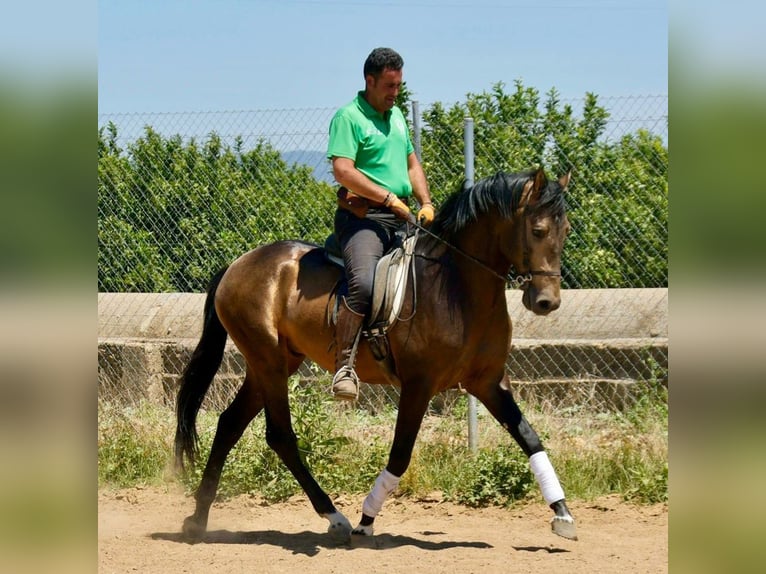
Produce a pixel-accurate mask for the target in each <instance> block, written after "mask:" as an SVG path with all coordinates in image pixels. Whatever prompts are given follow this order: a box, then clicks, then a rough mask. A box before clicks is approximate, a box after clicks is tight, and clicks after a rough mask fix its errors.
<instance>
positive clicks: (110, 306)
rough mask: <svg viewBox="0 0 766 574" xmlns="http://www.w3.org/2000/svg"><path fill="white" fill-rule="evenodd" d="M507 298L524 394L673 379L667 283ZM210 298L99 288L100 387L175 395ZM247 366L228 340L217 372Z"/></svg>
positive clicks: (234, 380)
mask: <svg viewBox="0 0 766 574" xmlns="http://www.w3.org/2000/svg"><path fill="white" fill-rule="evenodd" d="M506 297H507V300H508V309H509V314H510V316H511V318H512V320H513V341H512V352H511V353H509V357H508V363H507V368H508V371H509V373H510V376H511V378H512V379H513V380H514V381H516V383H517V389H518V392H519V393H520V394H521V395H522V398H525V399H526V400H533V399H534V397H535V396H536V395H537V394H539V393H540V392H544V393H545V394H546V395H549V396H558V397H559V398H560V400H561V401H564V402H567V401H568V402H577V401H578V400H579V399H578V398H577V396H579V395H581V394H582V393H583V392H586V393H589V395H593V394H594V393H596V394H600V395H603V400H604V401H605V402H612V403H615V406H616V407H617V408H619V407H620V406H621V404H622V403H624V401H625V400H626V399H627V398H629V396H630V393H631V390H630V389H631V385H632V384H633V383H635V382H637V381H646V380H650V379H654V378H657V377H659V378H660V379H665V380H666V377H667V357H668V291H667V289H583V290H565V291H562V295H561V297H562V303H561V307H560V309H558V310H557V311H556V312H554V313H552V314H551V315H549V316H547V317H538V316H536V315H534V314H533V313H531V312H529V311H527V310H526V309H524V307H523V305H522V304H521V294H520V292H519V291H508V292H507V294H506ZM204 300H205V295H204V294H197V293H100V294H99V296H98V315H99V330H98V361H99V392H100V394H101V396H119V397H120V399H121V400H124V399H125V398H126V397H127V398H129V399H133V398H144V397H149V398H151V399H153V400H158V401H168V402H169V401H172V397H173V396H174V395H175V388H176V382H177V378H178V375H179V374H180V373H181V372H182V370H183V368H184V366H185V364H186V362H187V361H188V359H189V356H190V355H191V352H192V351H193V349H194V347H195V346H196V344H197V340H198V339H199V335H200V333H201V329H202V309H203V305H204ZM243 367H244V364H243V360H242V357H241V355H240V354H239V352H238V351H237V350H236V349H235V348H234V347H233V345H231V343H230V342H229V346H228V348H227V353H226V356H225V359H224V364H223V366H222V368H221V370H220V372H219V375H218V377H219V379H220V381H223V382H224V385H230V386H236V385H237V384H238V381H239V379H240V377H241V374H242V372H243ZM305 374H307V375H308V374H309V371H308V369H307V370H306V371H305ZM220 381H219V382H218V383H217V384H221V382H220ZM583 385H585V391H583V390H582V387H583ZM573 393H574V394H573ZM567 397H569V398H567Z"/></svg>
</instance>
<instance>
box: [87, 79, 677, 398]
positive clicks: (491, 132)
mask: <svg viewBox="0 0 766 574" xmlns="http://www.w3.org/2000/svg"><path fill="white" fill-rule="evenodd" d="M527 95H528V94H527ZM512 96H519V93H517V94H515V95H513V94H512ZM521 96H524V94H523V93H521ZM521 96H519V97H516V98H515V100H514V98H513V97H511V98H510V99H509V100H508V101H506V100H505V99H503V98H500V97H498V98H496V99H497V101H489V102H483V103H484V104H486V106H484V107H483V108H482V107H481V105H482V101H478V102H477V101H473V102H468V103H467V104H466V105H465V106H454V107H452V108H445V107H444V106H442V105H441V104H439V103H436V104H432V105H427V106H423V105H422V104H421V105H419V106H418V108H419V109H421V108H422V109H423V112H422V113H420V112H419V113H418V117H417V118H412V119H414V120H416V121H413V122H412V123H413V125H414V126H415V128H416V129H417V132H416V133H415V134H414V136H415V137H414V139H415V141H417V142H419V143H420V145H421V148H420V149H419V153H420V155H421V159H422V162H423V165H424V167H425V170H426V174H427V176H428V178H429V185H430V187H431V191H432V195H433V198H434V202H435V204H436V206H437V208H438V205H439V203H440V202H441V201H443V200H444V198H445V197H446V196H447V195H449V194H450V193H452V192H453V191H455V190H456V189H457V188H458V187H459V186H460V185H461V182H462V177H463V170H464V165H463V149H462V146H463V132H462V118H463V116H465V115H468V114H469V113H470V114H471V115H472V116H473V117H474V119H475V122H476V123H475V125H476V137H475V142H476V144H475V145H476V147H475V157H476V166H475V174H476V180H478V179H480V178H482V177H485V176H487V175H490V174H491V173H494V172H495V171H498V170H507V171H519V170H521V169H526V168H528V167H531V166H533V165H543V166H545V167H546V170H547V171H548V172H549V175H550V174H551V173H552V172H553V173H563V172H565V171H568V170H572V171H573V180H572V181H573V183H572V185H571V188H570V192H569V199H568V201H569V216H570V221H571V222H572V227H573V229H572V233H571V235H570V238H569V240H568V243H567V247H566V248H565V258H564V262H563V274H564V279H563V282H564V287H565V288H567V289H569V290H572V291H573V292H574V291H578V290H582V291H583V292H592V294H593V297H591V298H590V299H589V301H596V303H595V304H593V303H589V304H585V305H583V307H582V309H571V310H570V311H569V313H568V314H566V320H567V321H570V322H571V324H574V325H583V324H586V323H587V325H588V327H587V329H586V328H583V329H581V333H580V334H579V335H576V336H574V337H573V338H571V339H564V338H559V337H555V335H554V340H548V339H545V340H543V339H540V338H538V336H537V335H536V334H535V330H534V328H531V327H529V326H527V330H526V331H524V329H523V328H522V330H521V338H519V339H518V340H517V339H516V336H515V338H514V346H515V349H514V352H513V353H511V354H510V355H509V360H508V370H509V372H510V374H511V378H512V379H513V380H514V381H516V382H517V390H518V393H519V394H520V396H521V398H522V399H523V400H525V401H526V402H527V403H534V404H538V405H541V406H542V407H546V406H549V407H555V408H559V409H560V408H562V407H563V408H569V409H578V408H588V409H592V410H610V409H611V410H613V409H622V408H625V407H629V406H630V405H631V404H634V403H635V402H636V401H637V400H641V397H644V396H646V394H647V393H650V394H652V395H653V396H655V397H659V398H660V399H661V400H665V397H666V387H667V324H666V323H665V324H664V330H663V325H662V321H663V320H662V319H659V320H658V321H655V320H650V321H649V322H651V323H652V325H653V326H652V327H651V328H645V327H644V328H638V329H636V331H635V332H634V333H633V334H632V335H628V336H624V335H622V334H621V333H622V331H621V330H620V328H619V326H620V325H624V324H626V323H636V322H637V321H638V322H639V323H640V322H641V321H642V320H644V318H645V317H646V316H651V317H656V316H665V317H666V310H667V290H666V288H667V199H668V187H667V157H668V133H667V125H668V124H667V106H668V100H667V96H635V97H620V98H600V99H599V100H598V102H597V103H594V101H592V100H589V99H588V98H586V99H583V100H570V101H558V100H555V102H552V101H551V100H549V101H548V102H547V103H546V106H547V108H546V109H545V110H544V111H543V112H539V110H540V108H543V107H544V106H542V105H540V104H539V102H535V101H534V98H531V99H530V98H525V97H521ZM489 99H490V100H492V98H489ZM479 100H480V98H479ZM530 104H537V108H536V109H532V106H531V105H530ZM506 108H511V112H508V110H507V109H506ZM504 110H505V111H504ZM334 112H335V110H334V109H328V108H320V109H299V110H255V111H225V112H198V113H170V114H165V113H157V114H137V113H126V114H108V115H106V114H104V115H100V116H99V205H98V210H99V211H98V217H99V292H100V293H102V294H104V295H106V294H107V293H108V292H116V291H118V292H142V293H147V295H145V296H143V297H142V298H141V299H140V300H139V299H130V300H128V299H122V300H119V299H116V298H112V299H109V302H108V304H107V299H108V298H107V297H104V299H103V304H102V299H101V297H100V302H99V315H100V322H101V323H100V325H101V328H100V341H99V388H100V393H101V394H102V395H109V396H114V395H120V396H122V397H123V399H124V398H125V397H128V398H129V400H132V399H135V398H137V397H143V396H145V395H146V393H147V391H146V388H153V389H155V390H154V391H152V392H153V393H155V394H158V396H159V397H162V398H163V400H172V397H173V396H174V393H175V384H176V379H177V375H178V373H180V372H181V370H182V369H183V367H184V365H185V363H186V361H187V360H188V357H189V355H190V353H191V350H192V349H193V345H194V344H195V343H196V341H194V340H193V337H194V336H196V333H194V334H190V333H192V332H193V329H192V330H191V331H188V330H187V331H186V332H184V331H183V327H180V325H183V324H184V323H183V322H184V321H186V320H187V319H186V318H187V317H188V316H189V315H195V317H198V318H199V319H201V314H202V306H201V304H199V301H196V303H195V305H197V304H198V308H196V307H192V308H191V309H190V308H189V299H188V298H183V297H181V295H180V293H178V292H201V291H203V290H204V284H205V282H206V281H207V279H208V278H209V277H210V276H211V275H212V273H213V272H214V271H215V270H217V268H219V267H221V266H223V265H225V264H227V263H228V262H229V261H231V260H232V259H233V258H234V257H236V256H238V255H239V254H240V253H242V252H244V251H246V250H248V249H250V248H252V247H254V246H255V245H258V244H261V243H265V242H269V241H273V240H277V239H290V238H301V239H308V240H311V241H315V242H318V243H321V241H323V239H324V237H326V236H327V235H328V234H329V233H330V232H331V231H332V215H333V210H334V200H335V195H334V187H333V178H332V174H331V171H330V167H329V164H328V162H327V160H326V159H325V150H326V147H327V138H328V126H329V122H330V119H331V117H332V115H333V114H334ZM489 112H491V113H489ZM508 113H510V114H511V115H510V117H504V115H507V114H508ZM411 117H412V116H411ZM519 118H520V119H519ZM517 119H518V121H517ZM277 201H283V202H284V203H275V202H277ZM602 289H603V290H604V291H603V292H601V291H599V290H602ZM613 290H615V291H619V292H621V293H622V294H623V295H624V296H623V297H622V298H621V299H620V303H619V304H617V303H615V299H614V297H611V296H610V295H609V292H610V291H613ZM172 293H175V294H176V297H175V300H168V294H172ZM639 293H640V295H639ZM514 295H515V294H511V295H510V299H509V301H513V297H514ZM625 297H627V299H626V298H625ZM171 299H173V298H172V297H171ZM639 299H640V302H641V304H640V306H639V305H638V303H635V302H636V301H638V300H639ZM631 301H634V303H635V304H631ZM565 304H566V301H565ZM594 305H595V306H594ZM158 310H161V313H162V314H164V316H165V319H166V323H163V325H166V324H167V321H170V322H171V323H172V322H173V321H175V322H176V325H175V326H174V327H173V329H176V330H173V329H170V328H168V329H170V332H164V333H161V334H160V335H159V336H156V339H157V340H158V341H160V342H159V343H156V344H154V345H155V346H154V347H152V348H151V349H148V347H147V346H146V343H145V342H142V341H140V340H139V339H138V338H135V339H134V340H132V342H131V347H130V350H129V351H128V352H126V351H125V350H124V348H123V347H120V345H118V344H117V343H116V342H115V341H116V337H118V335H117V333H118V332H119V330H120V328H121V327H120V326H121V325H122V324H123V323H125V322H126V321H128V322H132V323H134V324H137V325H144V324H148V323H150V322H152V321H153V320H155V319H156V317H157V314H158V312H159V311H158ZM514 313H516V315H515V316H514ZM522 313H523V311H522V310H521V309H520V308H515V307H512V319H513V320H514V322H515V323H518V324H520V325H522V326H523V325H524V323H525V322H527V321H528V319H527V318H526V317H525V316H523V314H522ZM557 313H561V311H558V312H557ZM665 321H666V318H665ZM658 322H659V325H660V326H659V328H656V324H657V323H658ZM187 326H188V325H187ZM551 330H553V329H551ZM516 332H517V333H518V332H519V331H518V329H517V330H516ZM109 333H111V335H109ZM594 333H595V334H597V336H594V335H593V334H594ZM610 333H612V335H610ZM615 333H616V334H615ZM126 336H128V335H126ZM557 339H561V340H557ZM118 347H119V348H118ZM120 349H122V350H120ZM224 367H225V368H224V369H223V371H222V373H221V374H220V375H219V379H220V381H224V382H223V385H222V387H221V388H222V389H227V390H226V391H224V392H223V395H220V394H219V395H218V396H217V398H215V399H214V400H215V401H216V403H218V405H217V406H220V405H225V404H226V402H227V401H228V399H229V397H230V393H231V392H232V389H233V388H235V387H236V383H237V381H238V380H239V377H240V376H241V372H242V367H243V365H242V361H241V358H239V357H238V354H237V352H236V351H235V350H233V349H230V350H229V353H228V354H227V359H226V362H225V365H224ZM301 373H302V376H304V377H305V378H325V379H326V380H329V379H327V375H326V374H325V373H321V372H317V370H316V369H314V368H311V367H310V366H308V365H307V366H305V368H304V369H302V371H301ZM130 381H134V382H135V381H143V383H141V384H139V385H136V384H133V385H132V386H131V385H130ZM147 381H149V382H148V383H147ZM328 388H329V384H328ZM397 396H398V394H397V392H396V389H389V388H381V387H371V386H367V385H363V388H362V393H361V401H360V403H359V404H360V406H362V407H366V408H368V409H370V410H379V409H381V408H385V407H386V405H390V404H392V403H394V404H395V401H396V399H397ZM459 396H460V395H459V392H455V393H452V394H448V395H446V396H444V397H439V398H437V399H435V400H434V405H433V408H434V410H436V411H439V410H441V409H443V408H445V407H449V405H450V404H451V402H452V401H454V400H455V399H456V398H457V397H459ZM211 400H213V399H211Z"/></svg>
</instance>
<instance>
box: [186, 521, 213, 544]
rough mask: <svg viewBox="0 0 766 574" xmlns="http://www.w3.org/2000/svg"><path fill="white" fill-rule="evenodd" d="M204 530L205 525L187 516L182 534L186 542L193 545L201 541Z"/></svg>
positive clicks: (205, 528)
mask: <svg viewBox="0 0 766 574" xmlns="http://www.w3.org/2000/svg"><path fill="white" fill-rule="evenodd" d="M206 530H207V525H205V524H200V523H199V522H197V521H196V520H195V518H194V516H189V517H187V518H186V520H184V525H183V529H182V532H183V535H184V538H185V539H186V541H187V542H190V543H192V544H194V543H196V542H199V541H201V540H202V537H203V536H205V531H206Z"/></svg>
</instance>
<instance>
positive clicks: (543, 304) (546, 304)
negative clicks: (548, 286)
mask: <svg viewBox="0 0 766 574" xmlns="http://www.w3.org/2000/svg"><path fill="white" fill-rule="evenodd" d="M558 308H559V302H558V301H553V300H551V299H538V300H537V309H538V311H539V312H541V313H550V312H551V311H555V310H556V309H558Z"/></svg>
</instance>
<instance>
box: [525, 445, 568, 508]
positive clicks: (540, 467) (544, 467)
mask: <svg viewBox="0 0 766 574" xmlns="http://www.w3.org/2000/svg"><path fill="white" fill-rule="evenodd" d="M529 466H530V468H531V469H532V472H533V473H534V475H535V478H536V479H537V484H539V485H540V490H542V492H543V498H544V499H545V502H547V503H548V504H553V503H554V502H556V501H559V500H561V499H563V498H564V489H563V488H561V484H560V483H559V479H558V477H557V476H556V471H554V470H553V465H552V464H551V461H550V460H549V459H548V453H546V452H545V451H540V452H536V453H535V454H533V455H532V456H530V457H529Z"/></svg>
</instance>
